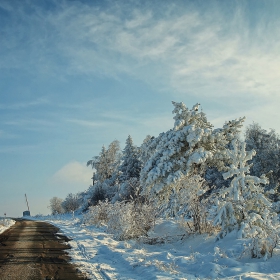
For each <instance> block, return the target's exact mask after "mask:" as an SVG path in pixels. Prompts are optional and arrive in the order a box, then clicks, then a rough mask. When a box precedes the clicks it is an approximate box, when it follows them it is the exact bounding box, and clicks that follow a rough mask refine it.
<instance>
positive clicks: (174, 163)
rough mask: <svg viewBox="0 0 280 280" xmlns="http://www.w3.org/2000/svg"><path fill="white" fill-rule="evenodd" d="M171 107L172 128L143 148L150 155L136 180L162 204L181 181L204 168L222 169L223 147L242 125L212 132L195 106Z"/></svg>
mask: <svg viewBox="0 0 280 280" xmlns="http://www.w3.org/2000/svg"><path fill="white" fill-rule="evenodd" d="M173 105H174V110H173V113H174V114H175V116H174V120H175V123H174V127H173V129H170V130H169V131H167V132H164V133H161V134H160V135H159V136H158V137H157V138H155V139H154V140H153V141H150V143H149V145H146V149H148V150H149V149H150V147H151V150H152V151H153V153H152V155H151V157H150V159H149V160H147V162H146V163H145V165H144V167H143V169H142V171H141V176H140V178H141V185H142V186H143V188H144V192H145V193H146V194H149V195H150V196H152V197H154V196H156V197H157V198H159V199H165V200H166V199H168V198H169V197H170V196H171V195H172V193H173V188H174V184H175V183H176V182H178V181H179V180H180V179H181V178H183V177H185V176H190V175H192V174H198V173H200V172H202V171H204V168H205V166H206V165H210V166H217V167H218V168H220V169H221V168H224V162H225V161H226V157H227V154H226V145H227V144H228V143H229V142H230V141H231V140H232V139H234V138H235V137H236V135H237V134H238V133H239V128H240V127H241V125H242V122H243V121H244V118H242V119H239V120H234V121H231V122H228V123H226V124H225V125H224V126H223V128H221V129H216V130H213V129H212V125H211V124H210V123H209V122H208V121H207V118H206V116H205V114H204V113H203V112H199V104H196V105H195V106H193V108H192V109H191V110H188V108H187V107H186V106H185V104H183V103H176V102H173ZM142 153H143V152H142ZM146 154H148V152H146Z"/></svg>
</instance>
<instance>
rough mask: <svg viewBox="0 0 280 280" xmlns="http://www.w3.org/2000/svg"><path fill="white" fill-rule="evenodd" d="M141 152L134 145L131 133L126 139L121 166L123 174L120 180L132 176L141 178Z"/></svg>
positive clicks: (122, 180) (125, 179)
mask: <svg viewBox="0 0 280 280" xmlns="http://www.w3.org/2000/svg"><path fill="white" fill-rule="evenodd" d="M138 158H139V152H138V149H137V147H136V146H134V145H133V140H132V137H131V136H130V135H129V136H128V138H127V139H126V145H125V148H124V150H123V156H122V163H121V165H120V167H119V170H120V171H121V175H120V176H119V180H120V182H124V181H127V180H129V179H130V178H139V176H140V170H141V162H140V161H139V159H138Z"/></svg>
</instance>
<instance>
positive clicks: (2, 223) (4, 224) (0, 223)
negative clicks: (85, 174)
mask: <svg viewBox="0 0 280 280" xmlns="http://www.w3.org/2000/svg"><path fill="white" fill-rule="evenodd" d="M13 224H15V221H14V220H11V219H8V218H4V219H1V220H0V234H1V233H2V232H4V231H5V230H6V229H8V228H9V227H11V226H12V225H13Z"/></svg>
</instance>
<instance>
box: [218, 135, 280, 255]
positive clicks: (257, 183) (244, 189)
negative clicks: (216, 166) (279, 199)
mask: <svg viewBox="0 0 280 280" xmlns="http://www.w3.org/2000/svg"><path fill="white" fill-rule="evenodd" d="M232 147H233V149H232V150H228V151H227V154H228V156H229V158H230V160H231V164H230V166H229V167H228V171H227V172H225V173H224V174H223V176H224V178H225V179H227V178H232V180H231V183H230V186H229V187H228V188H225V189H223V190H221V191H220V193H219V196H220V199H219V200H217V207H218V211H217V215H216V219H215V224H217V225H221V227H222V230H221V232H220V234H219V236H218V238H222V237H224V236H225V235H226V234H227V233H228V232H230V231H233V230H236V231H237V237H238V238H251V239H252V242H251V245H250V246H252V247H251V252H252V257H264V259H267V258H268V257H269V256H271V255H272V251H273V249H274V248H275V246H274V244H275V240H278V234H279V223H278V220H277V215H276V213H275V212H273V211H272V208H271V207H272V204H271V201H270V200H269V199H268V198H267V197H266V196H265V194H264V188H263V186H262V185H265V184H268V180H267V178H266V177H265V176H261V177H260V178H259V177H256V176H250V175H249V173H250V167H251V166H250V165H248V163H247V162H248V161H250V160H252V158H253V156H254V155H255V151H254V150H252V151H246V144H245V142H241V143H239V142H238V141H237V140H234V141H233V142H232Z"/></svg>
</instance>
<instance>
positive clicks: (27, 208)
mask: <svg viewBox="0 0 280 280" xmlns="http://www.w3.org/2000/svg"><path fill="white" fill-rule="evenodd" d="M25 200H26V204H27V209H28V211H29V212H30V210H29V205H28V200H27V195H26V194H25Z"/></svg>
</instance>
